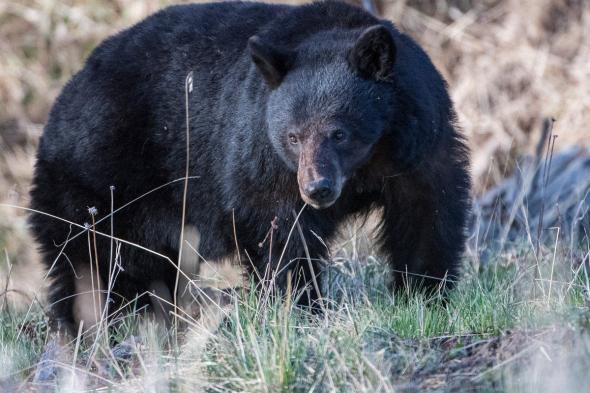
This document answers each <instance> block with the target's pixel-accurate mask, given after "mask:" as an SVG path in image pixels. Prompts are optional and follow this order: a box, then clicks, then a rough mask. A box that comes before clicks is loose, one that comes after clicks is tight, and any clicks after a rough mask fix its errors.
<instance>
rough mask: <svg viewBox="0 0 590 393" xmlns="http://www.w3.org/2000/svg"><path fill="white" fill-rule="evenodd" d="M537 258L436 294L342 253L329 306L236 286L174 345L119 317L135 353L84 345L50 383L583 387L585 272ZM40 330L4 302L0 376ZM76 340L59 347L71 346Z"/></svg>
mask: <svg viewBox="0 0 590 393" xmlns="http://www.w3.org/2000/svg"><path fill="white" fill-rule="evenodd" d="M546 254H547V255H546V257H545V258H543V257H541V260H540V261H539V263H538V264H537V262H536V260H535V259H534V258H533V257H532V256H531V255H528V254H527V253H526V252H522V253H512V254H510V255H509V256H503V257H502V258H500V261H498V262H497V263H495V264H494V265H491V267H487V268H486V267H473V266H471V267H469V268H467V269H466V270H467V271H466V272H465V275H464V277H463V279H462V280H461V281H460V282H459V283H458V284H457V285H456V287H455V288H454V289H453V291H452V292H451V293H450V294H449V296H448V297H447V298H443V297H442V296H441V295H440V294H438V293H435V294H426V293H424V292H423V291H417V290H403V289H402V290H400V291H398V292H396V293H395V294H392V293H390V292H389V291H388V290H387V283H386V281H385V280H384V277H387V272H386V269H385V268H384V267H382V266H381V265H380V264H378V263H377V262H376V261H375V260H374V259H369V261H368V262H367V263H366V264H365V265H364V266H362V267H360V266H359V265H358V264H355V263H352V262H350V261H345V262H344V263H342V264H341V265H340V266H339V267H332V268H330V269H329V270H330V271H329V272H328V273H326V275H328V276H330V277H331V280H330V283H331V284H330V285H329V286H328V288H326V289H327V292H328V293H329V294H330V298H329V299H330V300H328V309H327V311H326V312H325V313H324V314H323V315H312V314H310V313H309V312H307V311H305V310H302V309H300V308H297V307H294V306H293V302H294V299H293V298H292V297H291V296H289V298H287V299H266V298H265V297H264V296H263V297H262V299H265V300H260V298H261V297H260V296H258V293H257V292H255V291H253V290H249V291H243V292H242V293H239V294H238V295H237V300H236V301H235V302H234V303H233V304H232V305H231V306H227V307H225V308H223V309H221V308H218V307H214V306H212V307H210V308H208V309H207V310H206V311H204V317H203V318H201V319H196V320H192V321H189V323H188V324H187V327H186V328H185V329H184V331H183V332H182V333H180V334H179V339H178V345H176V344H175V343H176V341H175V340H174V339H172V338H171V337H172V336H171V335H170V334H167V333H166V332H164V331H162V329H161V328H160V327H158V326H156V325H155V323H154V322H151V321H149V320H147V319H145V318H140V317H138V316H130V317H128V318H127V319H126V321H125V323H122V324H120V325H119V326H118V327H117V328H116V329H111V331H110V334H111V335H112V337H111V339H114V340H116V341H124V340H125V339H126V338H129V337H131V336H134V337H138V340H139V341H141V346H140V349H139V350H138V352H137V355H136V356H133V357H132V359H130V360H129V361H128V362H126V363H121V362H116V361H114V360H112V357H110V356H109V350H108V346H106V345H103V346H100V349H99V350H98V351H96V352H91V345H90V343H88V342H86V343H82V344H81V346H80V348H79V351H78V354H77V359H78V360H77V362H76V367H73V366H72V364H74V363H73V361H72V360H71V359H73V358H72V355H71V353H70V357H69V358H68V359H69V360H68V361H67V362H66V363H67V364H62V365H61V366H60V367H61V369H62V371H61V374H62V375H66V376H68V375H69V376H70V377H67V378H65V377H64V378H62V379H61V380H58V381H56V385H57V386H58V387H59V389H58V390H60V391H71V390H72V386H76V387H77V388H80V386H86V387H97V386H103V387H108V388H109V389H110V390H112V391H143V390H144V389H145V388H146V386H150V387H151V388H153V389H154V390H153V391H187V392H189V391H195V390H199V389H203V390H207V391H214V392H215V391H218V392H224V391H248V392H309V391H315V392H329V391H338V392H351V391H355V392H377V391H383V392H390V391H391V392H393V391H400V390H401V391H425V390H431V391H453V390H456V389H459V390H462V391H466V390H469V389H477V390H478V391H531V392H532V391H551V390H550V388H549V387H551V386H554V385H551V383H549V382H550V381H553V382H554V381H556V380H561V379H564V378H565V380H564V382H560V385H559V386H566V387H567V386H575V384H578V383H587V382H590V380H589V379H590V377H589V376H587V372H586V370H587V369H588V366H590V356H589V354H590V335H589V334H588V332H587V329H588V327H589V326H590V324H589V322H588V321H589V319H590V313H589V310H588V302H587V294H588V292H587V288H588V287H589V285H588V278H587V276H586V274H585V272H584V269H581V268H576V266H570V265H569V264H566V263H563V262H561V263H558V264H557V263H554V261H553V258H552V257H551V256H552V255H551V253H550V252H547V253H546ZM564 260H565V257H564V258H563V259H562V261H564ZM515 261H517V262H515ZM551 272H553V273H551ZM551 274H553V276H552V277H553V280H552V281H551V282H549V281H550V280H549V277H551ZM293 296H297V294H294V295H293ZM48 338H49V337H48V333H47V328H46V319H45V318H44V316H43V313H42V311H41V310H40V308H39V307H35V306H33V307H32V310H31V312H29V313H26V314H24V313H15V312H14V311H12V312H10V313H9V312H8V309H6V308H4V311H3V312H2V314H0V359H1V360H2V361H1V362H0V363H2V364H3V367H2V370H0V380H4V381H8V382H5V384H6V383H9V382H10V381H31V380H32V374H33V373H34V369H35V365H36V363H37V362H38V361H39V359H40V356H41V354H42V352H43V347H44V345H45V343H46V342H47V340H48ZM75 346H76V343H75V342H72V343H70V344H69V345H68V347H69V349H70V352H73V349H74V348H75ZM89 359H91V360H94V362H89V361H88V360H89ZM101 364H102V365H103V366H100V365H101ZM104 365H107V366H108V367H106V368H108V369H109V370H107V371H105V370H104V369H103V370H101V367H102V368H105V367H104ZM72 375H73V376H75V378H74V377H72ZM97 376H98V377H97ZM572 381H573V382H572ZM574 382H575V384H574ZM568 383H569V384H570V385H568ZM0 386H1V385H0ZM74 390H75V389H74ZM566 391H567V390H566Z"/></svg>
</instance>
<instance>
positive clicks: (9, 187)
mask: <svg viewBox="0 0 590 393" xmlns="http://www.w3.org/2000/svg"><path fill="white" fill-rule="evenodd" d="M290 2H291V3H299V2H300V1H290ZM172 3H178V1H171V0H59V1H58V0H19V1H15V0H0V203H5V204H14V205H19V206H27V203H28V196H27V192H28V188H29V183H30V180H31V174H32V168H33V165H34V157H35V149H36V145H37V140H38V138H39V136H40V134H41V132H42V128H43V124H44V123H45V121H46V119H47V115H48V112H49V110H50V108H51V105H52V103H53V101H54V99H55V98H56V96H57V95H58V93H59V91H60V89H61V88H62V87H63V85H64V84H65V83H66V82H67V81H68V79H69V78H70V77H71V76H72V75H73V74H74V73H75V72H76V71H78V70H79V69H80V68H81V67H82V66H83V63H84V60H85V58H86V57H87V56H88V54H89V53H90V52H91V51H92V49H93V48H94V47H95V46H96V45H97V44H98V43H99V42H100V41H101V40H103V39H104V38H106V37H107V36H109V35H111V34H114V33H116V32H117V31H120V30H121V29H124V28H126V27H128V26H130V25H131V24H133V23H135V22H137V21H139V20H141V19H142V18H144V17H145V16H147V15H149V14H151V13H153V12H155V11H157V10H158V9H160V8H161V7H164V6H166V5H169V4H172ZM376 4H377V7H378V10H379V12H380V15H381V16H382V17H384V18H388V19H390V20H392V21H394V22H395V23H396V24H397V25H398V27H399V28H400V29H401V30H403V31H404V32H407V33H408V34H410V35H411V36H412V37H414V38H415V39H417V40H418V41H419V42H420V44H421V45H422V46H423V47H424V48H425V49H426V51H427V52H428V53H429V55H430V56H431V57H432V59H433V60H434V62H435V64H436V65H437V67H438V68H439V70H440V71H441V72H442V73H443V75H444V77H445V78H446V79H447V81H448V83H449V86H450V90H451V94H452V96H453V99H454V101H455V105H456V109H457V112H458V114H459V119H460V124H461V126H462V128H463V130H464V132H465V133H466V135H467V137H468V139H469V143H470V146H471V148H472V150H473V167H472V170H473V175H474V179H475V181H476V189H475V193H476V194H480V193H481V192H483V191H484V190H485V189H487V188H489V187H491V186H493V185H495V184H497V183H499V182H500V181H501V180H502V178H504V177H505V176H506V175H508V174H510V173H511V172H512V171H514V169H515V162H516V161H515V160H514V158H515V157H518V156H520V155H522V154H526V153H529V152H531V151H532V150H533V148H534V145H535V143H536V142H537V140H538V137H539V133H540V131H541V123H542V120H543V119H544V118H547V117H553V118H555V119H556V123H555V134H557V135H558V136H559V138H558V142H557V144H556V149H560V148H565V147H567V146H570V145H572V144H585V143H588V142H589V141H590V126H589V124H590V110H589V108H590V83H589V81H590V41H589V40H588V39H587V37H589V36H590V1H586V0H449V1H443V0H381V1H377V3H376ZM48 192H51V190H48ZM0 252H1V253H2V254H3V255H2V256H0V262H1V264H2V265H3V267H2V269H0V277H2V275H3V273H1V272H2V271H4V272H6V271H7V269H5V268H4V267H5V266H6V265H5V262H4V261H7V262H8V261H9V262H10V263H12V264H14V266H16V267H20V269H18V268H15V269H14V271H13V272H12V274H13V277H12V278H13V279H12V280H11V282H13V283H15V284H14V285H17V286H19V288H21V289H23V290H25V291H36V290H38V289H39V283H40V282H41V281H40V280H38V279H37V278H40V277H41V273H40V271H39V269H38V268H37V264H36V253H35V246H34V244H33V242H32V240H31V238H30V237H29V235H28V233H27V230H26V221H25V214H24V212H23V211H22V210H18V209H14V208H9V207H2V206H0ZM24 266H26V269H23V268H22V267H24ZM22 276H26V278H27V280H21V279H19V277H22ZM3 281H4V280H1V282H2V283H3ZM2 285H3V284H2ZM11 285H13V284H11Z"/></svg>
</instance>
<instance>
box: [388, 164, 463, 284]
mask: <svg viewBox="0 0 590 393" xmlns="http://www.w3.org/2000/svg"><path fill="white" fill-rule="evenodd" d="M458 175H459V177H458V178H459V179H462V178H464V179H468V177H467V174H466V173H463V174H462V173H458ZM433 178H434V177H428V178H427V180H428V181H421V178H420V172H419V171H416V172H415V173H413V174H411V175H407V176H401V177H399V178H396V179H395V180H394V181H391V182H390V183H389V184H387V185H386V188H385V190H384V199H383V224H382V227H381V232H380V233H379V235H380V239H379V240H380V245H381V250H382V251H383V253H384V254H385V255H386V256H387V257H388V259H389V262H390V264H391V267H392V269H393V273H394V285H395V287H397V288H399V287H400V286H403V285H407V284H409V285H413V286H416V285H418V286H420V285H423V286H424V287H426V288H430V289H436V288H439V287H442V288H448V287H450V286H452V284H453V283H454V282H455V281H456V280H457V278H458V275H459V270H460V265H461V263H460V259H461V255H462V253H463V250H464V243H465V238H466V233H465V223H466V217H467V212H468V211H469V203H468V188H466V187H465V186H464V184H466V183H465V182H464V181H457V180H456V179H457V178H448V177H446V178H444V177H439V178H438V179H437V181H436V182H434V181H433Z"/></svg>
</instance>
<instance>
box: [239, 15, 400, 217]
mask: <svg viewBox="0 0 590 393" xmlns="http://www.w3.org/2000/svg"><path fill="white" fill-rule="evenodd" d="M248 46H249V50H250V54H251V56H252V60H253V62H254V64H255V65H256V67H257V69H258V72H259V73H260V74H261V75H262V76H263V78H264V80H265V83H266V84H267V85H268V86H269V88H270V93H269V96H268V101H267V103H266V108H265V112H266V122H267V128H268V134H269V138H270V141H271V143H272V146H273V148H274V149H275V151H276V153H277V154H278V155H279V157H280V158H281V160H282V161H283V162H284V163H285V164H286V165H287V167H288V168H290V169H291V170H293V171H294V172H295V171H296V172H297V180H298V184H299V191H300V194H301V197H302V199H303V200H304V201H305V202H306V203H308V204H310V205H311V206H313V207H314V208H317V209H321V208H326V207H328V206H331V205H332V204H333V203H334V202H336V200H337V199H338V198H339V197H340V194H341V191H342V188H343V186H344V184H345V183H346V181H347V180H348V179H350V178H351V177H352V176H354V174H355V172H356V171H357V170H358V169H359V168H361V167H362V166H363V165H365V164H367V163H368V162H369V160H370V159H371V156H372V153H373V151H374V149H375V146H376V145H377V143H378V142H379V140H380V139H381V137H382V136H383V135H384V134H385V133H386V132H387V130H388V127H389V124H390V120H391V117H392V111H393V108H394V107H395V105H394V99H395V96H394V90H395V89H394V85H393V84H392V76H393V65H394V60H395V52H396V50H395V44H394V40H393V37H392V35H391V33H390V31H389V30H388V29H387V28H386V27H384V26H382V25H375V26H372V27H369V28H366V29H359V30H344V31H337V30H330V31H325V32H322V33H318V34H315V35H313V36H311V37H309V38H307V39H305V40H303V41H302V42H300V43H298V44H297V45H296V46H295V47H294V49H293V48H289V49H286V48H285V47H281V46H279V45H276V44H273V43H271V42H269V41H267V40H264V39H261V38H260V37H258V36H253V37H251V38H250V39H249V41H248Z"/></svg>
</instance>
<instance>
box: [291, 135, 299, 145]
mask: <svg viewBox="0 0 590 393" xmlns="http://www.w3.org/2000/svg"><path fill="white" fill-rule="evenodd" d="M289 142H291V144H292V145H296V144H297V136H296V135H295V134H289Z"/></svg>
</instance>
